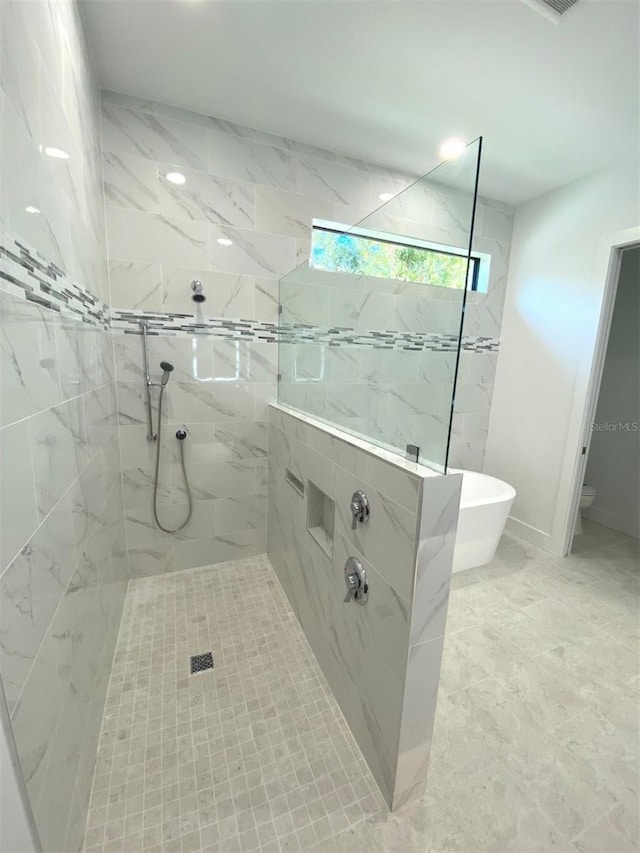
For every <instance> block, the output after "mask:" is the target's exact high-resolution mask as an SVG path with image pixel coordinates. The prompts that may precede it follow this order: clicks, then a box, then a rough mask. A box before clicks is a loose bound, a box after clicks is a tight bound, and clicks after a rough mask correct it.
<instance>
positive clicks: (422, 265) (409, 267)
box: [311, 228, 478, 290]
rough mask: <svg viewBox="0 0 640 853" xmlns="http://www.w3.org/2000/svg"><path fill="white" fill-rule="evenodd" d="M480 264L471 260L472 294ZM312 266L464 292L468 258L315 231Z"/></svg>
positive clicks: (359, 236)
mask: <svg viewBox="0 0 640 853" xmlns="http://www.w3.org/2000/svg"><path fill="white" fill-rule="evenodd" d="M477 263H478V261H477V259H476V258H471V267H470V281H471V287H470V289H471V290H475V282H476V279H477V275H476V264H477ZM311 266H313V267H315V268H316V269H324V270H330V271H331V272H349V273H355V274H360V275H371V276H376V277H380V278H397V279H401V280H402V281H414V282H417V283H420V284H431V285H435V286H436V287H454V288H456V289H458V290H464V287H465V283H466V278H467V258H466V257H465V256H462V255H454V254H451V253H449V252H441V251H437V250H436V249H427V248H421V247H419V246H407V245H403V244H402V243H392V242H390V241H386V240H376V239H375V238H373V237H365V236H363V235H360V234H350V233H345V232H344V231H332V230H330V229H328V228H314V229H313V239H312V243H311Z"/></svg>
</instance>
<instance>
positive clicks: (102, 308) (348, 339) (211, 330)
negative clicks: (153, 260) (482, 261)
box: [0, 233, 499, 352]
mask: <svg viewBox="0 0 640 853" xmlns="http://www.w3.org/2000/svg"><path fill="white" fill-rule="evenodd" d="M0 288H2V289H3V290H5V291H6V292H7V293H10V294H11V295H12V296H17V297H18V298H22V299H25V300H27V301H29V302H35V303H37V304H38V305H43V306H44V307H46V308H50V309H51V310H52V311H57V312H58V313H60V314H63V315H67V316H72V317H75V318H76V319H77V320H79V321H81V322H83V323H88V324H89V325H93V326H101V327H102V328H105V329H106V328H109V326H110V327H111V328H112V329H113V330H114V331H119V332H123V333H125V334H127V333H129V334H132V333H137V332H138V324H139V322H140V320H146V321H147V322H148V324H149V334H161V333H169V334H175V333H184V334H189V335H193V334H203V335H215V336H216V337H220V338H228V339H233V340H247V341H265V342H267V343H276V342H278V341H281V342H282V343H287V344H305V343H307V344H310V343H313V344H328V345H329V346H334V347H339V346H358V347H369V348H371V349H388V350H414V351H416V352H422V351H432V352H454V351H455V350H456V347H457V336H456V335H442V334H437V333H426V334H424V333H418V332H401V331H386V332H383V331H375V330H366V331H359V330H356V329H353V328H350V327H348V326H324V327H322V326H310V325H305V324H298V323H294V324H290V323H284V324H280V325H276V324H275V323H263V322H259V321H255V320H242V319H237V320H236V319H228V318H224V317H206V318H203V319H197V318H196V317H195V316H194V315H193V314H179V313H168V312H167V313H164V312H147V311H121V310H113V311H110V310H109V306H108V305H106V303H104V302H102V301H101V300H100V299H98V297H97V296H94V295H93V294H92V293H90V292H89V291H88V290H86V288H84V287H82V286H81V285H79V284H78V283H77V282H75V281H72V280H71V279H70V278H69V276H67V274H66V273H65V272H64V271H63V270H61V269H60V268H59V267H57V266H56V265H55V264H54V263H52V262H51V261H47V260H46V259H44V258H42V257H41V256H40V255H39V254H38V252H36V251H35V250H34V249H32V248H31V247H29V246H28V245H26V244H25V243H24V242H22V241H21V240H18V239H15V238H13V237H11V236H10V235H8V234H6V233H3V234H2V235H1V236H0ZM498 347H499V341H498V340H496V339H495V338H489V337H477V336H476V337H470V336H467V337H464V338H463V340H462V348H463V350H465V351H466V352H497V351H498Z"/></svg>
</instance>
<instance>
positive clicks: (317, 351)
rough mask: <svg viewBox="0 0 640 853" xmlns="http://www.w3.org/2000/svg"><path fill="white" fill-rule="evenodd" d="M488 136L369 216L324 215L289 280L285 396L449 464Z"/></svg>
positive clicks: (388, 444)
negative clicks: (481, 169) (479, 179)
mask: <svg viewBox="0 0 640 853" xmlns="http://www.w3.org/2000/svg"><path fill="white" fill-rule="evenodd" d="M480 149H481V140H480V139H478V140H476V141H475V142H473V143H471V144H470V145H469V146H467V148H466V150H465V152H464V153H463V154H462V156H460V157H459V158H457V159H456V160H450V161H447V162H445V163H443V164H441V165H440V166H438V167H437V168H436V169H434V170H433V171H432V172H430V173H429V174H427V175H425V176H424V177H423V178H421V179H420V180H418V181H416V182H415V183H414V184H412V185H411V186H409V187H408V188H407V189H406V190H404V191H403V192H401V193H399V194H398V195H397V196H395V197H394V198H392V199H391V200H390V201H388V202H387V203H385V204H383V205H382V206H381V207H379V208H378V209H377V210H375V211H374V212H373V213H371V214H370V215H369V216H367V217H366V218H365V219H362V220H360V221H359V222H357V223H355V224H354V223H345V222H332V221H326V220H323V221H320V220H315V221H314V228H313V234H312V242H311V253H310V258H309V260H308V261H307V262H305V263H304V264H302V265H300V266H299V267H297V268H296V269H295V270H293V271H292V272H291V273H289V275H287V276H286V277H285V278H283V279H282V280H281V281H280V294H279V299H280V336H279V384H278V399H279V402H280V403H282V404H284V405H287V406H290V407H292V408H295V409H298V410H300V411H302V412H304V413H306V414H310V415H313V416H314V417H316V418H319V419H321V420H323V421H326V422H328V423H330V424H333V425H335V426H339V427H341V428H342V429H345V430H347V431H349V432H352V433H355V434H356V435H359V436H361V437H363V438H366V439H367V440H369V441H372V442H375V443H376V444H379V445H381V446H383V447H385V448H387V449H390V450H393V451H395V452H398V453H401V454H402V455H404V454H405V453H406V452H407V446H408V445H414V446H416V447H418V448H419V461H420V462H422V463H424V464H425V465H428V466H429V467H431V468H433V469H434V470H438V471H444V470H446V462H447V451H448V445H449V438H450V430H451V415H452V404H453V397H454V390H455V380H456V370H457V363H458V355H459V350H460V346H461V339H460V330H461V325H462V322H461V321H462V314H463V310H464V303H465V298H466V293H467V291H468V290H469V289H474V288H476V287H478V286H479V285H480V284H481V275H480V260H478V259H476V258H473V257H472V256H471V254H470V246H471V239H472V229H473V220H474V214H475V203H476V194H477V176H478V170H479V163H480Z"/></svg>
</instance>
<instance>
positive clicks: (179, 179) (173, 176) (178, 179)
mask: <svg viewBox="0 0 640 853" xmlns="http://www.w3.org/2000/svg"><path fill="white" fill-rule="evenodd" d="M166 177H167V180H168V181H171V183H172V184H178V185H182V184H184V183H186V181H187V179H186V178H185V176H184V175H183V174H182V172H167V176H166Z"/></svg>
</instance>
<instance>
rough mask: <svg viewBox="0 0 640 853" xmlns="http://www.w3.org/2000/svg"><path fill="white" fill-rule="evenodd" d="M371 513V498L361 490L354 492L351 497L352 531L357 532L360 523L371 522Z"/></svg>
mask: <svg viewBox="0 0 640 853" xmlns="http://www.w3.org/2000/svg"><path fill="white" fill-rule="evenodd" d="M370 512H371V508H370V506H369V498H368V497H367V496H366V495H365V493H364V492H361V491H360V490H358V491H357V492H354V493H353V494H352V495H351V529H352V530H355V529H356V527H357V526H358V522H360V524H366V523H367V522H368V521H369V514H370Z"/></svg>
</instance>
